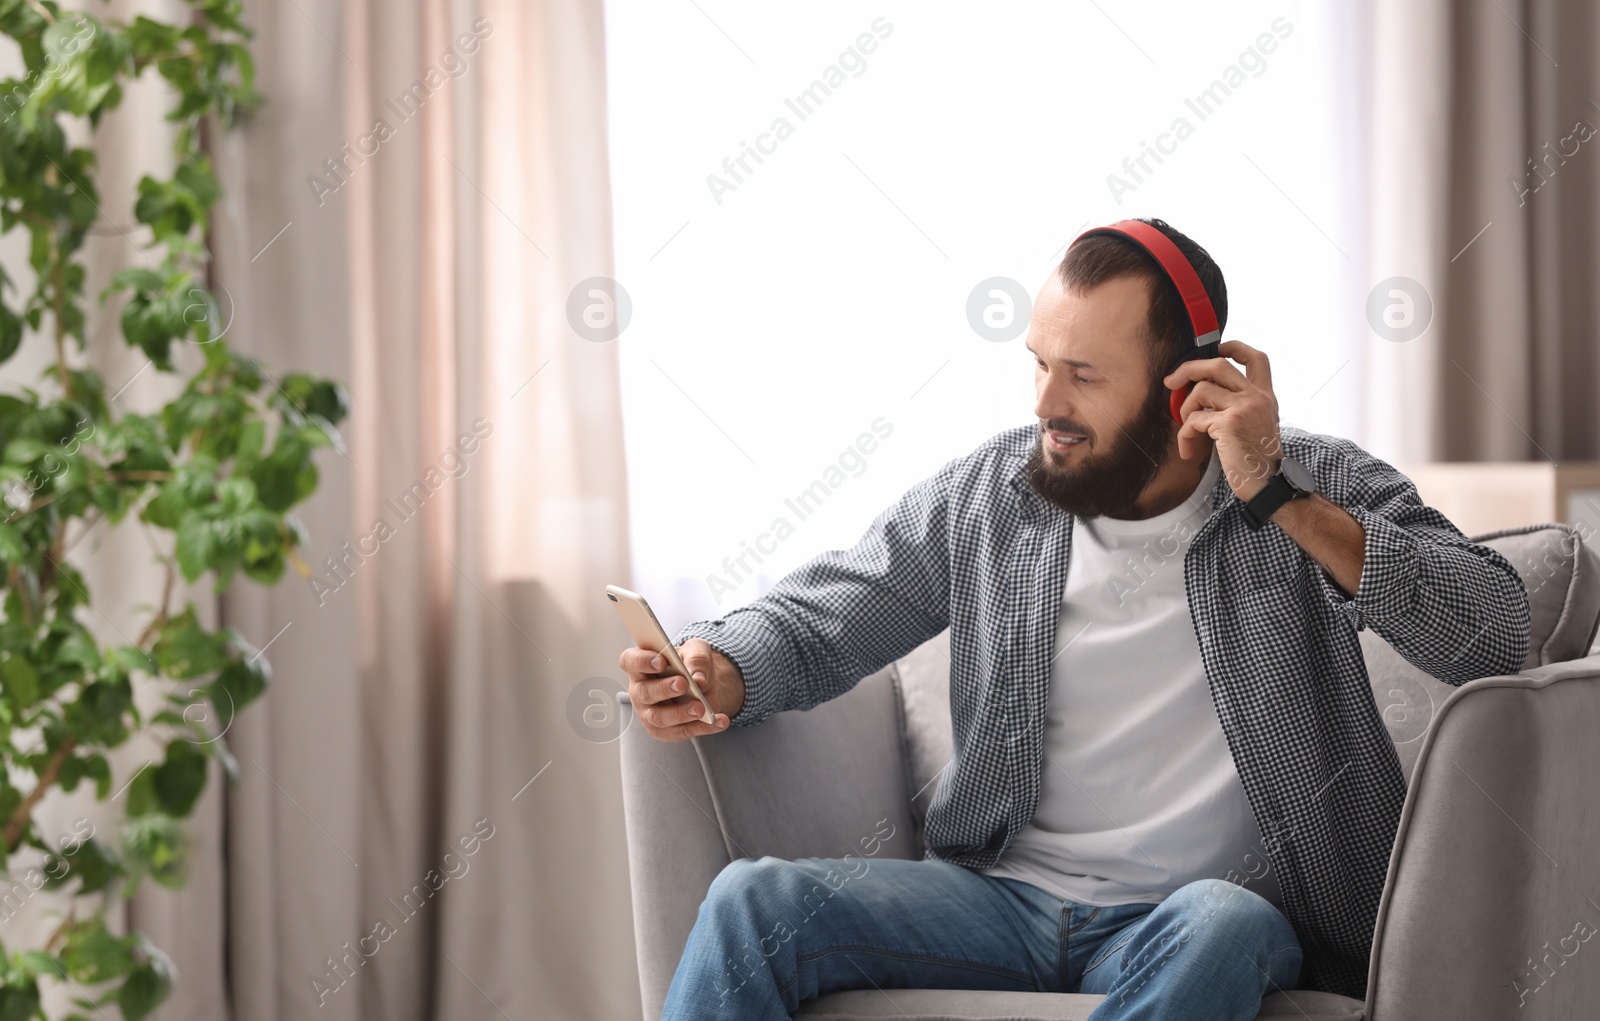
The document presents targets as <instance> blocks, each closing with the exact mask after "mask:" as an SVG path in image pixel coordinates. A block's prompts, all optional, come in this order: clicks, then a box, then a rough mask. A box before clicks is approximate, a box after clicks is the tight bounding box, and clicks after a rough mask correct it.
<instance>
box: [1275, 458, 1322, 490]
mask: <svg viewBox="0 0 1600 1021" xmlns="http://www.w3.org/2000/svg"><path fill="white" fill-rule="evenodd" d="M1278 470H1279V471H1281V472H1283V477H1284V478H1285V479H1286V480H1288V483H1289V485H1291V486H1293V487H1294V488H1295V491H1296V492H1299V493H1315V492H1316V491H1317V480H1316V479H1314V478H1312V476H1311V473H1310V472H1309V471H1307V470H1306V468H1305V466H1304V465H1302V464H1301V463H1300V462H1299V461H1296V460H1295V459H1294V458H1292V457H1290V456H1289V455H1287V454H1285V455H1284V456H1283V460H1282V461H1280V462H1279V463H1278Z"/></svg>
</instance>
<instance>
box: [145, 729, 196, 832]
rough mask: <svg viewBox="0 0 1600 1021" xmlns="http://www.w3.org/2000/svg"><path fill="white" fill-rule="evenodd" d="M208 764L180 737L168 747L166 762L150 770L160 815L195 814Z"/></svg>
mask: <svg viewBox="0 0 1600 1021" xmlns="http://www.w3.org/2000/svg"><path fill="white" fill-rule="evenodd" d="M208 761H209V760H208V759H207V758H206V756H205V754H204V753H203V752H201V751H200V750H199V749H198V748H197V747H195V745H194V744H193V743H192V742H190V741H187V740H184V739H182V738H179V739H178V740H176V741H173V742H172V743H170V744H168V745H167V760H166V761H165V762H163V763H162V764H161V765H160V766H158V767H156V769H155V770H154V771H153V772H154V773H155V781H154V785H155V795H156V800H157V802H159V803H160V805H161V810H162V811H163V812H165V813H166V814H168V815H170V816H174V817H177V818H182V817H184V816H186V815H188V814H189V813H190V812H192V811H194V803H195V801H196V800H197V799H198V798H199V797H200V792H201V791H203V790H205V786H206V763H207V762H208Z"/></svg>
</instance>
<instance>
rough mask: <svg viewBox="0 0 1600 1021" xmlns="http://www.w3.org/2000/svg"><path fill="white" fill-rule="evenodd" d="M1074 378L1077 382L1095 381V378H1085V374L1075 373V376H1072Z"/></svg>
mask: <svg viewBox="0 0 1600 1021" xmlns="http://www.w3.org/2000/svg"><path fill="white" fill-rule="evenodd" d="M1072 380H1073V382H1075V383H1093V382H1094V380H1092V379H1086V378H1085V377H1083V376H1080V375H1074V376H1073V377H1072Z"/></svg>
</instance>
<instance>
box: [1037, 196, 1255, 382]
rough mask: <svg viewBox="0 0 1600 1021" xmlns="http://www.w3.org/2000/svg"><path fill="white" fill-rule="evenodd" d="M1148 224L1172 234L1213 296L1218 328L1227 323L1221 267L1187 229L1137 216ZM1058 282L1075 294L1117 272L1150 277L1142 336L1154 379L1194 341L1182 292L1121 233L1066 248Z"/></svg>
mask: <svg viewBox="0 0 1600 1021" xmlns="http://www.w3.org/2000/svg"><path fill="white" fill-rule="evenodd" d="M1137 219H1138V220H1139V222H1141V223H1148V224H1149V225H1150V226H1152V227H1154V228H1155V229H1156V230H1159V231H1160V232H1161V233H1163V234H1165V235H1166V236H1167V237H1169V238H1171V239H1172V243H1173V244H1175V245H1177V246H1178V251H1180V252H1182V253H1183V255H1184V258H1186V259H1188V260H1189V265H1191V266H1193V267H1194V271H1195V274H1196V275H1197V276H1199V277H1200V284H1201V286H1202V287H1204V288H1205V289H1206V296H1207V297H1209V298H1210V299H1211V307H1212V308H1214V309H1215V310H1216V313H1217V327H1218V329H1220V328H1221V327H1223V326H1226V325H1227V323H1228V286H1227V284H1226V283H1224V281H1223V279H1222V268H1221V267H1220V266H1218V265H1217V264H1216V261H1215V260H1213V259H1212V258H1211V256H1210V254H1209V253H1207V252H1206V250H1205V249H1204V248H1201V247H1200V246H1199V245H1197V244H1195V243H1194V242H1193V241H1191V240H1190V239H1189V238H1188V237H1187V236H1186V235H1185V234H1183V233H1182V232H1180V231H1178V230H1176V229H1174V228H1173V227H1172V226H1170V225H1169V224H1167V223H1165V222H1164V221H1162V220H1155V219H1147V218H1145V217H1142V216H1141V217H1138V218H1137ZM1058 272H1059V273H1060V274H1061V284H1062V286H1063V287H1065V288H1066V289H1067V290H1069V291H1072V292H1073V293H1075V294H1082V293H1083V292H1085V291H1090V290H1093V289H1094V288H1096V287H1098V286H1100V285H1101V284H1103V283H1105V282H1106V281H1107V280H1115V279H1116V278H1118V277H1125V276H1140V277H1144V278H1145V279H1147V280H1149V281H1150V282H1151V295H1150V318H1149V320H1148V321H1147V322H1146V324H1145V336H1146V337H1147V338H1148V339H1149V340H1150V342H1151V345H1152V349H1153V352H1154V354H1155V358H1154V359H1153V360H1152V362H1151V373H1152V379H1154V380H1157V381H1159V380H1160V379H1161V378H1162V377H1163V376H1165V375H1166V374H1167V373H1168V372H1171V371H1172V368H1173V366H1174V365H1175V364H1177V361H1178V359H1179V357H1181V356H1182V355H1183V354H1184V353H1185V352H1186V351H1187V350H1188V349H1189V348H1190V347H1191V346H1192V345H1193V344H1194V327H1193V326H1191V325H1190V323H1189V313H1188V310H1187V309H1185V308H1184V306H1183V296H1182V295H1180V294H1179V293H1178V287H1177V285H1176V284H1174V283H1173V282H1172V279H1171V278H1170V277H1168V276H1167V274H1166V271H1165V270H1163V269H1162V268H1161V264H1160V263H1159V262H1157V261H1156V260H1155V258H1154V257H1152V256H1151V255H1150V253H1149V252H1146V251H1145V250H1144V249H1143V248H1141V247H1140V246H1139V245H1137V244H1135V243H1134V242H1133V241H1131V240H1129V239H1128V238H1126V237H1123V236H1122V235H1120V234H1094V235H1091V236H1090V237H1086V238H1084V239H1083V240H1082V241H1079V242H1078V243H1076V244H1074V245H1072V246H1071V247H1069V248H1068V249H1067V254H1066V255H1065V256H1064V257H1063V258H1062V260H1061V267H1060V269H1059V271H1058Z"/></svg>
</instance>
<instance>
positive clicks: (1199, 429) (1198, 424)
mask: <svg viewBox="0 0 1600 1021" xmlns="http://www.w3.org/2000/svg"><path fill="white" fill-rule="evenodd" d="M1184 403H1185V405H1186V406H1187V404H1188V402H1187V401H1186V402H1184ZM1218 414H1219V412H1216V411H1207V410H1205V409H1204V408H1200V409H1198V410H1195V411H1185V412H1184V416H1183V425H1182V426H1181V427H1180V428H1179V429H1178V456H1179V457H1181V458H1183V459H1184V460H1185V461H1187V460H1189V455H1190V454H1191V453H1192V452H1193V451H1194V449H1195V447H1196V445H1197V444H1198V443H1199V437H1201V436H1209V435H1211V422H1212V420H1213V419H1215V418H1216V417H1217V415H1218Z"/></svg>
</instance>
